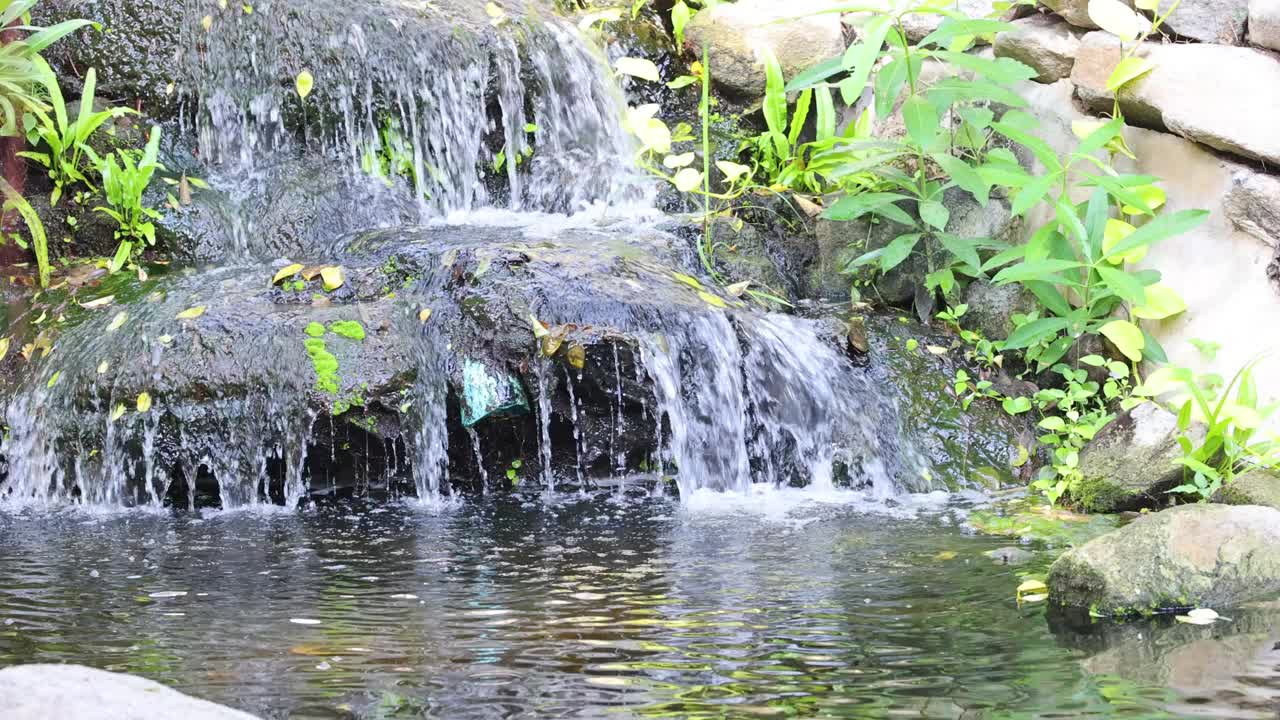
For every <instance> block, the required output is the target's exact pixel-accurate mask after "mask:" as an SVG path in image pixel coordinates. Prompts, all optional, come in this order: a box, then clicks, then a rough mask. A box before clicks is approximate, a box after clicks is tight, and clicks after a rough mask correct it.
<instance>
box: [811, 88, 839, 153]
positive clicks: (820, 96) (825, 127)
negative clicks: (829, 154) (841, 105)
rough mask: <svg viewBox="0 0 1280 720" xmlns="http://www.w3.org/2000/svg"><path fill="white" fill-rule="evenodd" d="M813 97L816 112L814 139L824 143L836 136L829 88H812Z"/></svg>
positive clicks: (833, 105)
mask: <svg viewBox="0 0 1280 720" xmlns="http://www.w3.org/2000/svg"><path fill="white" fill-rule="evenodd" d="M813 97H814V100H815V105H816V106H817V112H818V116H817V124H816V138H817V140H818V142H824V141H826V140H830V139H831V138H833V137H835V135H836V108H835V103H834V101H832V99H831V88H829V87H817V88H814V90H813Z"/></svg>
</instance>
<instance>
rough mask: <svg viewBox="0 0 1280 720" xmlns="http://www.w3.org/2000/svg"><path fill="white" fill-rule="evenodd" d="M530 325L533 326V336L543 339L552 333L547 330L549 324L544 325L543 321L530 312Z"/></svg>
mask: <svg viewBox="0 0 1280 720" xmlns="http://www.w3.org/2000/svg"><path fill="white" fill-rule="evenodd" d="M529 325H530V326H531V327H533V336H534V337H535V338H538V339H541V338H544V337H546V336H548V335H550V334H551V332H550V331H549V330H547V326H546V325H543V324H542V321H541V320H539V319H538V318H537V316H535V315H534V314H533V313H529Z"/></svg>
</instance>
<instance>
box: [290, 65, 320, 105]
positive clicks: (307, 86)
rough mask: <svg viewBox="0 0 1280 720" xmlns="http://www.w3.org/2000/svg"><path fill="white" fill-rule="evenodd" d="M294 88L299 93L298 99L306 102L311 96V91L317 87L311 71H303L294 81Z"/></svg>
mask: <svg viewBox="0 0 1280 720" xmlns="http://www.w3.org/2000/svg"><path fill="white" fill-rule="evenodd" d="M293 86H294V89H296V90H297V91H298V97H300V98H302V99H303V100H306V99H307V96H308V95H310V94H311V89H312V88H313V87H315V78H313V77H311V72H310V71H309V70H303V71H302V72H300V73H298V77H297V78H296V79H294V81H293Z"/></svg>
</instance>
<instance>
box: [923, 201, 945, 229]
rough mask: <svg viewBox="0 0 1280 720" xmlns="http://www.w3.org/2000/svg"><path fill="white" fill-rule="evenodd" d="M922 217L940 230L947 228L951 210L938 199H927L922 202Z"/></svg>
mask: <svg viewBox="0 0 1280 720" xmlns="http://www.w3.org/2000/svg"><path fill="white" fill-rule="evenodd" d="M920 219H921V220H923V221H925V223H927V224H929V225H931V226H933V227H934V228H937V229H938V230H946V229H947V221H948V220H950V219H951V211H950V210H948V209H947V206H946V205H943V204H942V203H940V202H938V201H937V200H925V201H924V202H922V203H920Z"/></svg>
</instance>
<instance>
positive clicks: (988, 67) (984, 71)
mask: <svg viewBox="0 0 1280 720" xmlns="http://www.w3.org/2000/svg"><path fill="white" fill-rule="evenodd" d="M934 57H937V58H938V59H940V60H943V61H945V62H948V63H950V64H952V65H954V66H956V67H961V68H964V69H966V70H972V71H974V72H976V73H978V74H979V75H982V76H983V77H985V78H986V79H988V80H990V81H992V82H995V83H1000V84H1003V85H1010V84H1013V83H1018V82H1025V81H1027V80H1031V79H1032V78H1034V77H1036V75H1038V74H1039V73H1038V72H1036V70H1035V69H1033V68H1031V67H1028V66H1027V65H1024V64H1022V63H1020V62H1018V61H1017V60H1014V59H1012V58H1007V57H1000V58H995V59H992V58H985V57H982V56H980V55H970V54H969V53H964V52H951V51H942V52H936V53H934Z"/></svg>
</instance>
